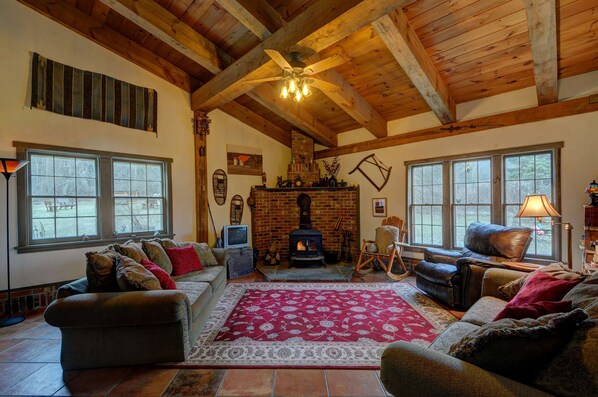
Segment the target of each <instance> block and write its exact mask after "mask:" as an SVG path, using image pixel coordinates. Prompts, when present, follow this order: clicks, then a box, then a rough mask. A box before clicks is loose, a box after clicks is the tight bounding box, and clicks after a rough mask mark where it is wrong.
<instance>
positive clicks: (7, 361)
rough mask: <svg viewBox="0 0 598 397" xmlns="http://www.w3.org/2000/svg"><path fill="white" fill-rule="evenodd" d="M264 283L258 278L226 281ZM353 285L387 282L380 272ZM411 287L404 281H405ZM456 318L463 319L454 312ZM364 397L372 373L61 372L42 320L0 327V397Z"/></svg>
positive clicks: (375, 384) (52, 331)
mask: <svg viewBox="0 0 598 397" xmlns="http://www.w3.org/2000/svg"><path fill="white" fill-rule="evenodd" d="M254 281H258V282H259V281H264V279H263V278H262V277H261V276H260V275H258V274H252V275H249V276H247V277H243V278H239V279H235V280H230V282H254ZM352 282H355V283H359V282H389V280H388V279H387V278H386V277H385V276H384V274H383V273H378V272H374V273H372V274H368V275H366V276H356V277H354V278H353V280H352ZM402 282H408V283H410V284H415V279H414V278H412V277H409V278H408V279H406V280H404V281H402ZM454 314H456V315H459V314H461V313H458V312H457V313H454ZM52 395H55V396H110V397H117V396H122V397H137V396H140V397H141V396H147V397H159V396H169V397H174V396H178V397H186V396H194V397H216V396H218V397H240V396H253V397H257V396H280V397H283V396H284V397H300V396H305V397H316V396H322V397H367V396H387V394H386V393H385V391H384V389H383V387H382V384H381V382H380V372H379V371H374V370H340V369H328V370H323V369H322V370H313V369H228V370H226V369H180V370H177V369H164V368H158V367H152V366H138V367H119V368H105V369H93V370H81V371H63V370H62V368H61V367H60V332H59V330H58V329H56V328H54V327H51V326H49V325H47V324H46V323H45V322H44V319H43V314H42V313H37V314H33V315H29V316H28V318H27V319H26V321H25V322H23V323H21V324H18V325H14V326H12V327H7V328H0V396H52Z"/></svg>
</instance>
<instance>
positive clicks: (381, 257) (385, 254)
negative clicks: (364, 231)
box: [355, 216, 411, 281]
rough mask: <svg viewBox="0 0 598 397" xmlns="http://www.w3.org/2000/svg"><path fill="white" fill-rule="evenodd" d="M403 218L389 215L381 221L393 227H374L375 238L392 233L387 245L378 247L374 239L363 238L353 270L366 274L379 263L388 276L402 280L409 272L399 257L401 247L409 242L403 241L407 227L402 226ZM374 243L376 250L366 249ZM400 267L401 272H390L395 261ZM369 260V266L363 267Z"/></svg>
mask: <svg viewBox="0 0 598 397" xmlns="http://www.w3.org/2000/svg"><path fill="white" fill-rule="evenodd" d="M403 223H404V222H403V220H402V219H401V218H399V217H397V216H391V217H389V218H388V219H384V220H383V221H382V226H383V227H384V226H394V228H393V229H390V230H389V229H388V228H386V229H384V228H383V227H380V228H377V229H376V239H377V240H378V239H380V237H381V236H382V235H385V234H388V233H389V232H390V233H393V234H394V236H393V237H394V240H395V241H391V242H389V244H388V246H387V247H380V246H379V244H378V242H376V241H374V240H365V239H364V240H363V245H362V247H361V252H360V253H359V260H358V261H357V264H356V265H355V271H356V272H357V273H359V274H368V273H371V272H372V271H374V267H375V265H379V266H380V267H381V268H382V269H383V270H384V271H385V272H386V275H387V276H388V277H390V278H391V279H393V280H397V281H398V280H402V279H404V278H405V277H407V276H409V274H410V273H411V271H410V270H408V269H407V267H406V266H405V263H404V262H403V259H402V258H401V253H402V251H403V247H408V246H409V244H406V243H405V239H406V237H407V229H405V228H403ZM372 244H373V245H375V247H376V251H374V252H371V251H368V246H371V245H372ZM395 259H396V265H397V266H398V267H399V268H400V270H401V271H402V273H400V274H395V273H393V272H392V267H393V264H394V263H395ZM370 262H373V263H372V264H371V265H370V266H369V267H365V266H366V265H368V264H369V263H370Z"/></svg>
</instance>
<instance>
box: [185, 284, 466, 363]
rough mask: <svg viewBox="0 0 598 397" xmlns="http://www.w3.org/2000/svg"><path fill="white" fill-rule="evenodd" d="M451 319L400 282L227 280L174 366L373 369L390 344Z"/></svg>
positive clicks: (424, 336)
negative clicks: (186, 353)
mask: <svg viewBox="0 0 598 397" xmlns="http://www.w3.org/2000/svg"><path fill="white" fill-rule="evenodd" d="M455 320H456V319H455V317H453V316H452V315H451V314H450V313H449V312H448V311H446V310H445V309H443V308H441V307H440V306H438V305H437V304H436V303H434V302H433V301H432V300H431V299H429V298H428V297H426V296H425V295H423V294H422V293H421V292H419V291H418V290H417V289H415V288H414V287H412V286H411V285H409V284H406V283H393V284H383V283H364V284H347V283H342V284H341V283H338V284H334V283H328V284H321V283H318V284H313V283H292V284H291V283H289V284H281V283H251V284H229V285H228V286H227V289H226V291H225V293H224V295H223V297H222V298H220V301H219V302H218V304H217V305H216V307H215V309H214V311H213V312H212V315H211V316H210V318H209V320H208V322H207V324H206V326H205V327H204V330H203V332H202V333H201V335H200V337H199V338H198V340H197V341H196V343H195V345H194V346H193V347H192V350H191V354H190V355H189V357H188V359H187V361H185V362H184V363H179V364H177V366H182V367H220V368H230V367H235V368H239V367H262V368H268V367H277V368H280V367H301V368H305V367H311V368H379V367H380V357H381V355H382V351H383V350H384V348H385V347H386V346H387V345H388V344H389V343H390V342H393V341H398V340H404V341H410V342H413V343H417V344H421V345H425V346H427V345H429V344H430V343H431V342H432V341H433V340H434V339H435V338H436V336H438V334H439V333H441V332H442V331H443V330H444V329H445V328H446V327H447V326H448V325H449V324H450V323H451V322H453V321H455Z"/></svg>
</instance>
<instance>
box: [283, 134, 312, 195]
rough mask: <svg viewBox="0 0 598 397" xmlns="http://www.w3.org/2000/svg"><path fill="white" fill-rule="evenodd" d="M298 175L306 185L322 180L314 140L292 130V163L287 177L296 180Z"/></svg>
mask: <svg viewBox="0 0 598 397" xmlns="http://www.w3.org/2000/svg"><path fill="white" fill-rule="evenodd" d="M297 176H300V177H301V179H302V180H303V183H304V186H311V185H312V184H313V182H316V181H319V180H320V166H319V165H318V164H317V163H316V162H315V161H314V140H313V139H312V138H310V137H308V136H307V135H305V134H303V133H301V132H300V131H297V130H292V131H291V164H289V167H288V171H287V178H288V179H290V180H291V181H294V180H295V178H296V177H297Z"/></svg>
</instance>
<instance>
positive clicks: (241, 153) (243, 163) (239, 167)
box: [226, 145, 264, 176]
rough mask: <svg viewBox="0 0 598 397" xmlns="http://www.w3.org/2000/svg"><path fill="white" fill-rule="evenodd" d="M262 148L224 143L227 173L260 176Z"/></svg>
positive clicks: (261, 170) (261, 171)
mask: <svg viewBox="0 0 598 397" xmlns="http://www.w3.org/2000/svg"><path fill="white" fill-rule="evenodd" d="M262 160H263V159H262V149H259V148H251V147H247V146H238V145H226V163H227V165H228V173H229V174H237V175H257V176H262V173H263V172H264V170H263V166H262Z"/></svg>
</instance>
